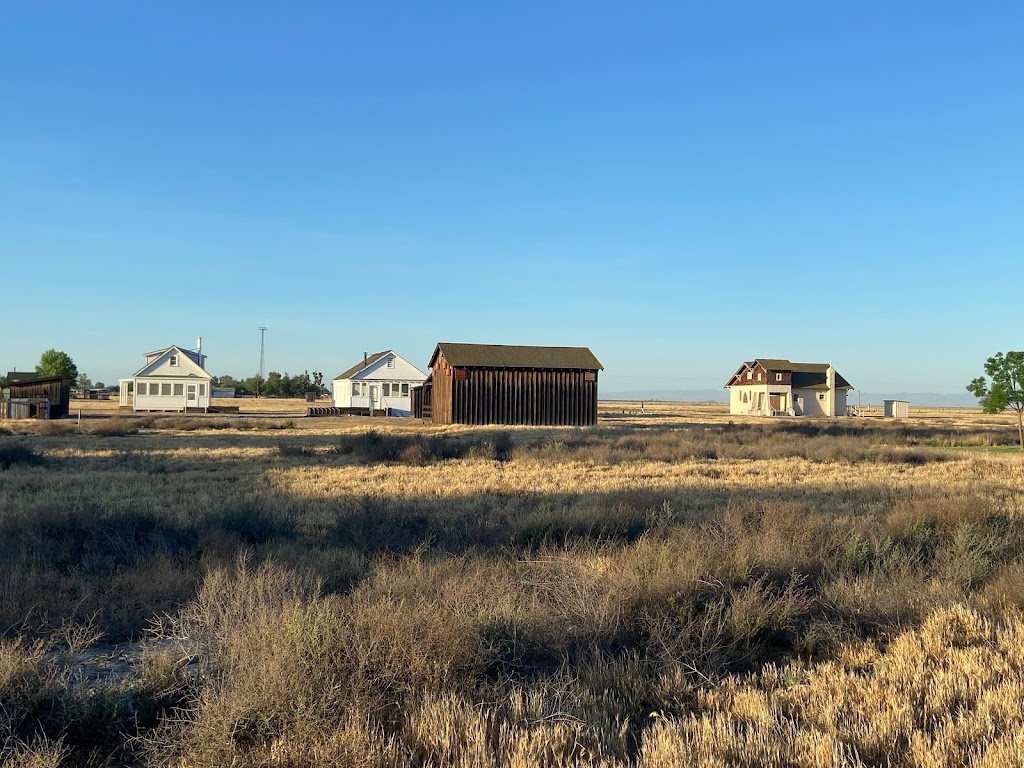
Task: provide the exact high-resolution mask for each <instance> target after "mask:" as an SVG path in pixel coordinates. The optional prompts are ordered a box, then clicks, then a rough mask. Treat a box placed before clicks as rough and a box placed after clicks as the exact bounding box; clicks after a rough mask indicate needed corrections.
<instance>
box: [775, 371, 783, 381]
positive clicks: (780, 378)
mask: <svg viewBox="0 0 1024 768" xmlns="http://www.w3.org/2000/svg"><path fill="white" fill-rule="evenodd" d="M775 380H776V381H782V374H781V373H776V374H775Z"/></svg>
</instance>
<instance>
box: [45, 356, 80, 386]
mask: <svg viewBox="0 0 1024 768" xmlns="http://www.w3.org/2000/svg"><path fill="white" fill-rule="evenodd" d="M36 373H37V374H38V375H40V376H46V377H50V376H63V377H65V378H68V379H71V383H72V384H75V383H76V382H77V381H78V366H76V365H75V361H74V360H72V359H71V357H70V356H68V353H67V352H61V351H59V350H56V349H48V350H46V351H45V352H43V354H42V355H41V356H40V358H39V364H38V365H37V366H36Z"/></svg>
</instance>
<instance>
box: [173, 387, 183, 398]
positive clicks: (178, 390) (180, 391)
mask: <svg viewBox="0 0 1024 768" xmlns="http://www.w3.org/2000/svg"><path fill="white" fill-rule="evenodd" d="M184 394H185V385H184V384H175V385H174V396H175V397H181V396H182V395H184Z"/></svg>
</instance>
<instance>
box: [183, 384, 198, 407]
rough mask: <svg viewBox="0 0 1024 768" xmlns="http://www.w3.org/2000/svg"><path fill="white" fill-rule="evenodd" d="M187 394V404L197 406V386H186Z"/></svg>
mask: <svg viewBox="0 0 1024 768" xmlns="http://www.w3.org/2000/svg"><path fill="white" fill-rule="evenodd" d="M185 393H186V397H185V402H186V403H187V404H188V405H195V404H196V385H195V384H186V385H185Z"/></svg>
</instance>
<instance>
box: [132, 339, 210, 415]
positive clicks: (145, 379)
mask: <svg viewBox="0 0 1024 768" xmlns="http://www.w3.org/2000/svg"><path fill="white" fill-rule="evenodd" d="M205 364H206V355H204V354H203V353H202V344H200V346H199V350H198V351H193V350H190V349H183V348H182V347H178V346H171V347H167V348H165V349H158V350H156V351H154V352H147V353H146V364H145V365H144V366H142V368H140V369H139V370H138V371H136V372H135V375H134V376H132V378H130V379H121V381H120V384H121V405H123V406H127V405H129V399H128V393H129V389H130V390H131V391H132V393H133V394H132V398H131V403H130V405H131V406H132V409H133V410H136V411H185V412H187V411H190V410H202V411H204V412H205V411H206V410H207V409H208V408H209V407H210V397H211V396H212V389H213V387H212V381H213V377H212V376H211V375H210V374H208V373H207V372H206V370H205V369H204V365H205Z"/></svg>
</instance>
